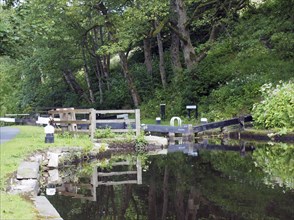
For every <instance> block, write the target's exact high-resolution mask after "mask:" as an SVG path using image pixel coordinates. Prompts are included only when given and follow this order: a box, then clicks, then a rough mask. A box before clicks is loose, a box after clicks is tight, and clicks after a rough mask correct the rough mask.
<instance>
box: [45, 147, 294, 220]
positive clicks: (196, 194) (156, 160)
mask: <svg viewBox="0 0 294 220" xmlns="http://www.w3.org/2000/svg"><path fill="white" fill-rule="evenodd" d="M261 149H262V148H261ZM257 152H258V154H257V155H254V154H253V155H252V154H246V156H245V157H240V154H239V153H238V151H237V152H233V151H231V152H226V151H208V150H203V151H200V156H198V157H191V156H188V155H185V154H183V153H181V152H176V153H172V154H167V155H155V156H149V158H148V164H149V168H148V169H147V171H146V172H144V173H143V184H142V185H136V184H126V185H110V186H102V185H98V187H97V201H96V202H90V201H84V202H81V201H80V200H73V199H68V198H66V199H64V197H58V198H57V197H55V198H51V199H50V200H52V203H53V204H54V205H55V207H56V208H57V209H58V211H60V210H59V209H61V211H60V214H61V216H63V217H64V219H69V220H70V219H90V220H91V219H152V220H153V219H162V220H163V219H180V220H182V219H185V220H192V219H269V218H273V219H274V218H277V219H291V218H292V216H294V211H293V209H292V208H293V207H292V204H293V202H294V196H293V191H291V190H289V191H287V192H285V191H283V190H284V189H283V188H279V187H275V188H274V189H273V188H271V187H268V186H267V185H265V184H264V178H265V177H266V176H267V175H269V174H268V173H266V174H265V173H264V172H263V169H264V167H261V168H262V169H261V168H260V167H256V161H258V160H257V158H258V157H261V156H262V154H263V153H265V152H263V151H262V150H261V151H257ZM265 154H266V153H265ZM279 156H280V154H279ZM252 157H253V158H252ZM285 157H286V156H285ZM269 166H270V165H269ZM61 200H62V206H59V205H58V204H61V202H60V201H61ZM62 210H63V211H62ZM65 210H67V211H65ZM73 210H74V211H73ZM63 214H64V215H63Z"/></svg>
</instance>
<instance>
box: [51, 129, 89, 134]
mask: <svg viewBox="0 0 294 220" xmlns="http://www.w3.org/2000/svg"><path fill="white" fill-rule="evenodd" d="M63 132H64V131H62V130H58V129H55V133H58V134H59V133H63ZM66 132H68V133H71V134H75V133H90V131H89V130H77V131H66Z"/></svg>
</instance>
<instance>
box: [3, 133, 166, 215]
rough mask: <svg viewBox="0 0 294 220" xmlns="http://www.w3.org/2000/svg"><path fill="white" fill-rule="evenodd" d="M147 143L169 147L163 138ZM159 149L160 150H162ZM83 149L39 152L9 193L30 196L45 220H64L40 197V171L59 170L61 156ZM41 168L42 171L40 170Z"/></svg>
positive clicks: (28, 161)
mask: <svg viewBox="0 0 294 220" xmlns="http://www.w3.org/2000/svg"><path fill="white" fill-rule="evenodd" d="M146 139H147V142H148V144H149V145H151V146H152V145H155V146H157V147H160V148H162V147H164V146H166V145H167V139H166V138H161V137H154V136H148V137H147V138H146ZM100 147H101V144H99V143H95V144H94V146H93V149H92V150H93V151H92V152H90V153H91V154H93V155H94V154H97V153H98V152H99V148H100ZM160 148H158V149H160ZM82 150H83V148H82V147H60V148H48V149H47V150H45V151H41V152H40V151H39V152H37V153H35V154H33V155H32V156H29V157H28V158H27V159H26V160H24V161H23V162H21V164H20V165H19V167H18V169H17V171H16V173H15V175H14V176H13V177H12V178H11V179H10V185H9V187H8V190H7V191H8V192H9V193H11V194H19V195H23V196H28V197H29V198H30V199H31V201H32V202H33V204H34V206H35V208H36V211H37V212H38V216H39V217H41V218H45V219H52V220H62V218H61V216H60V215H59V213H58V212H57V210H56V209H55V208H54V206H53V205H52V204H51V203H50V201H49V200H48V199H47V198H46V197H45V196H42V195H41V196H39V195H38V194H39V191H40V185H39V181H40V177H41V175H40V171H44V170H45V169H46V170H51V171H55V170H57V169H58V163H59V156H61V155H63V154H64V153H74V152H80V151H82ZM40 168H41V169H40ZM54 173H55V172H52V176H50V177H51V181H53V182H54V181H56V179H55V178H56V175H54Z"/></svg>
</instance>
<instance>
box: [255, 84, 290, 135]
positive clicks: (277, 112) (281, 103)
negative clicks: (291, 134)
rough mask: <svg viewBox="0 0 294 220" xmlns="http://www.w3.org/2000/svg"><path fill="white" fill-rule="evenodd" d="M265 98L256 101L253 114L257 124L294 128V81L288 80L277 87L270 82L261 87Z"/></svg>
mask: <svg viewBox="0 0 294 220" xmlns="http://www.w3.org/2000/svg"><path fill="white" fill-rule="evenodd" d="M260 91H261V93H262V97H263V100H262V101H261V102H260V103H256V104H254V106H253V109H252V115H253V118H254V121H255V124H256V125H257V126H260V127H263V128H267V129H268V128H269V129H270V128H280V129H282V128H286V129H289V130H290V131H291V130H293V128H294V83H293V82H291V81H290V82H286V83H281V84H277V85H276V86H275V87H274V86H273V85H272V84H271V83H269V84H264V85H263V86H262V87H261V90H260Z"/></svg>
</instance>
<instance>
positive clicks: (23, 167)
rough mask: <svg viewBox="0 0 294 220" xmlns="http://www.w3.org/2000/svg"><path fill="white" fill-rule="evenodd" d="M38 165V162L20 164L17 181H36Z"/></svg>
mask: <svg viewBox="0 0 294 220" xmlns="http://www.w3.org/2000/svg"><path fill="white" fill-rule="evenodd" d="M39 166H40V165H39V163H38V162H27V161H24V162H22V163H21V164H20V165H19V167H18V169H17V174H16V178H17V179H38V178H39Z"/></svg>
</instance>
